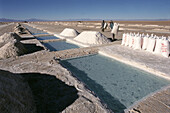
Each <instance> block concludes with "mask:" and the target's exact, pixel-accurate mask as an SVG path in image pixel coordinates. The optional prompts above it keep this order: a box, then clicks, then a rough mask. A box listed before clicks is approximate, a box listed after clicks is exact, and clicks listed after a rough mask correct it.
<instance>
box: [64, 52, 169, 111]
mask: <svg viewBox="0 0 170 113" xmlns="http://www.w3.org/2000/svg"><path fill="white" fill-rule="evenodd" d="M61 64H62V65H63V66H64V67H66V68H68V69H69V70H70V71H71V72H72V73H73V74H74V75H75V76H76V77H77V78H78V79H80V80H81V81H83V82H84V83H85V84H86V85H87V86H88V88H89V89H91V90H92V91H94V92H95V93H96V95H97V96H98V97H99V98H100V99H101V100H102V101H104V102H105V103H106V104H107V105H108V107H109V108H110V109H112V110H113V111H114V112H122V111H123V110H124V109H126V108H128V107H129V106H131V105H132V104H133V103H134V102H136V101H138V100H139V99H141V98H143V97H145V96H146V95H148V94H150V93H152V92H154V91H156V90H158V89H160V88H162V87H164V86H167V85H168V84H170V81H168V80H166V79H163V78H160V77H158V76H155V75H152V74H150V73H148V72H145V71H143V70H140V69H137V68H134V67H131V66H129V65H126V64H124V63H121V62H118V61H116V60H114V59H111V58H107V57H104V56H101V55H92V56H86V57H80V58H74V59H68V60H62V61H61Z"/></svg>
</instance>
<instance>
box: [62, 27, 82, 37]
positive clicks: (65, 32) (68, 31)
mask: <svg viewBox="0 0 170 113" xmlns="http://www.w3.org/2000/svg"><path fill="white" fill-rule="evenodd" d="M78 34H79V32H78V31H76V30H75V29H71V28H65V29H64V30H63V31H62V32H61V33H60V35H62V36H66V37H76V36H77V35H78Z"/></svg>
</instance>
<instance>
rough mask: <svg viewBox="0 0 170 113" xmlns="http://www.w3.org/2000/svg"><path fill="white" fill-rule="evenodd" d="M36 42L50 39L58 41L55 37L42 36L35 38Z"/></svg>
mask: <svg viewBox="0 0 170 113" xmlns="http://www.w3.org/2000/svg"><path fill="white" fill-rule="evenodd" d="M36 38H37V39H38V40H50V39H59V38H57V37H55V36H44V37H36Z"/></svg>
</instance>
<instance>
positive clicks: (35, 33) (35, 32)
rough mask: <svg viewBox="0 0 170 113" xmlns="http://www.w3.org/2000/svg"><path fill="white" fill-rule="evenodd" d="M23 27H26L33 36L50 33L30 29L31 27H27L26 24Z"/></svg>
mask: <svg viewBox="0 0 170 113" xmlns="http://www.w3.org/2000/svg"><path fill="white" fill-rule="evenodd" d="M23 26H24V27H26V28H27V29H28V30H29V31H30V32H31V34H32V35H39V34H48V33H46V32H44V31H42V30H38V29H36V28H33V27H30V26H28V25H25V24H23Z"/></svg>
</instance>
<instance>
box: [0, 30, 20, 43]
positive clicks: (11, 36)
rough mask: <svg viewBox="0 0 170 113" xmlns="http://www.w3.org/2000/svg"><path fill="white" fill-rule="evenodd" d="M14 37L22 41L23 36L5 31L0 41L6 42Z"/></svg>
mask: <svg viewBox="0 0 170 113" xmlns="http://www.w3.org/2000/svg"><path fill="white" fill-rule="evenodd" d="M14 39H16V40H17V41H20V39H21V37H20V36H19V35H17V34H16V33H13V32H10V33H4V34H3V35H1V36H0V43H6V42H9V41H12V40H14Z"/></svg>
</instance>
